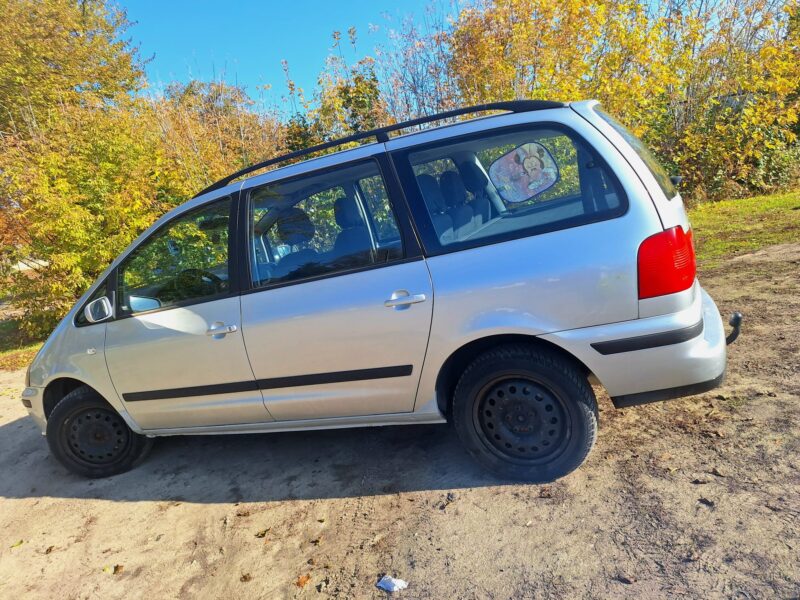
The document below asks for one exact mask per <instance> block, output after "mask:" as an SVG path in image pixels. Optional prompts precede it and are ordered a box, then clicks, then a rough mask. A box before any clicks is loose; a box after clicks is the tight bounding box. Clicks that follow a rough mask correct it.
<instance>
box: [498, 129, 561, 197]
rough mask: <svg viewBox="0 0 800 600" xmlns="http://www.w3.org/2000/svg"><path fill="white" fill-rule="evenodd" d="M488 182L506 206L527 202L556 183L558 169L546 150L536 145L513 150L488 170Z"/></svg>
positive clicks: (534, 143)
mask: <svg viewBox="0 0 800 600" xmlns="http://www.w3.org/2000/svg"><path fill="white" fill-rule="evenodd" d="M489 178H490V179H491V180H492V183H493V184H494V186H495V187H496V188H497V191H498V192H499V193H500V197H501V198H503V200H505V201H506V202H510V203H517V202H525V201H526V200H530V199H531V198H533V197H534V196H536V195H537V194H541V193H542V192H544V191H545V190H548V189H550V188H551V187H553V186H554V185H555V184H556V182H557V181H558V178H559V174H558V166H557V165H556V161H555V160H554V159H553V156H552V155H551V154H550V152H548V150H547V148H545V147H544V146H542V145H541V144H539V143H537V142H529V143H527V144H522V145H521V146H517V147H516V148H514V149H513V150H512V151H511V152H509V153H508V154H504V155H503V156H501V157H500V158H498V159H497V160H496V161H494V162H493V163H492V166H491V167H489Z"/></svg>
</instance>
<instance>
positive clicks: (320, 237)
mask: <svg viewBox="0 0 800 600" xmlns="http://www.w3.org/2000/svg"><path fill="white" fill-rule="evenodd" d="M249 245H250V253H249V254H250V272H251V277H252V281H253V285H255V286H256V287H259V286H264V285H268V284H275V283H284V282H289V281H295V280H300V279H306V278H308V277H316V276H320V275H327V274H332V273H337V272H345V271H350V270H353V269H359V268H363V267H369V266H372V265H378V264H382V263H386V262H388V261H391V260H394V259H396V258H401V257H402V256H403V247H402V242H401V239H400V233H399V229H398V226H397V220H396V218H395V215H394V212H393V211H392V209H391V205H390V203H389V196H388V194H387V192H386V186H385V185H384V182H383V178H382V177H381V174H380V171H379V169H378V165H377V164H376V163H375V162H373V161H368V162H365V163H361V164H357V165H352V166H347V167H342V168H339V169H335V170H329V171H325V172H322V173H319V172H317V173H311V174H309V175H305V176H302V177H297V178H294V179H289V180H284V181H279V182H276V183H271V184H267V185H265V186H263V187H260V188H256V189H255V190H253V191H252V192H251V193H250V239H249Z"/></svg>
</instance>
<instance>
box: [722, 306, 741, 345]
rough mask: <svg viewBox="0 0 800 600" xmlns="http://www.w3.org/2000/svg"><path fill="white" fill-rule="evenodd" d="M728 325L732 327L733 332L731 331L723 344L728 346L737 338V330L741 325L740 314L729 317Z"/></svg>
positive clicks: (736, 313)
mask: <svg viewBox="0 0 800 600" xmlns="http://www.w3.org/2000/svg"><path fill="white" fill-rule="evenodd" d="M728 324H729V325H730V326H731V327H733V330H732V331H731V333H730V335H728V337H726V338H725V344H726V345H728V346H730V345H731V344H732V343H733V342H735V341H736V338H738V337H739V328H740V327H741V325H742V313H740V312H735V313H733V314H732V315H731V318H730V320H729V321H728Z"/></svg>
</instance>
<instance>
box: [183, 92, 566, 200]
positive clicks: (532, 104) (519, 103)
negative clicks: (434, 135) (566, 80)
mask: <svg viewBox="0 0 800 600" xmlns="http://www.w3.org/2000/svg"><path fill="white" fill-rule="evenodd" d="M563 106H566V104H564V103H563V102H552V101H549V100H509V101H506V102H489V103H487V104H478V105H476V106H466V107H464V108H456V109H454V110H446V111H444V112H440V113H436V114H434V115H428V116H425V117H418V118H416V119H411V120H409V121H403V122H402V123H395V124H394V125H387V126H386V127H379V128H378V129H371V130H369V131H362V132H359V133H354V134H353V135H348V136H347V137H343V138H339V139H336V140H331V141H329V142H324V143H322V144H317V145H316V146H311V147H310V148H304V149H303V150H297V151H295V152H290V153H289V154H283V155H282V156H278V157H276V158H271V159H269V160H265V161H263V162H260V163H256V164H254V165H250V166H249V167H245V168H244V169H240V170H238V171H236V172H235V173H232V174H230V175H228V176H227V177H223V178H222V179H220V180H219V181H217V182H215V183H212V184H211V185H210V186H208V187H207V188H205V189H204V190H202V191H201V192H199V193H198V194H196V195H195V198H197V197H198V196H202V195H203V194H206V193H208V192H213V191H214V190H218V189H221V188H224V187H225V186H226V185H228V184H229V183H231V182H232V181H234V180H236V179H239V177H243V176H244V175H247V174H248V173H252V172H253V171H258V170H260V169H263V168H265V167H269V166H271V165H274V164H277V163H282V162H285V161H287V160H291V159H293V158H299V157H301V156H305V155H307V154H313V153H314V152H319V151H320V150H326V149H328V148H334V147H336V146H341V145H342V144H347V143H350V142H355V141H358V140H363V139H366V138H371V137H374V138H376V140H377V141H378V142H388V141H389V133H391V132H393V131H398V130H401V129H408V128H409V127H414V126H416V125H422V124H423V123H432V122H434V121H442V120H444V119H450V118H452V117H457V116H459V115H467V114H471V113H479V112H486V111H490V110H505V111H508V112H513V113H517V112H529V111H533V110H544V109H546V108H560V107H563Z"/></svg>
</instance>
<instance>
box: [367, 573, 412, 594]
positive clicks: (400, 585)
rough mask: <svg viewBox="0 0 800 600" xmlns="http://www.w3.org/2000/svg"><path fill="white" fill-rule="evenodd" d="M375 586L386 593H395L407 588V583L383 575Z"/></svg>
mask: <svg viewBox="0 0 800 600" xmlns="http://www.w3.org/2000/svg"><path fill="white" fill-rule="evenodd" d="M375 586H376V587H379V588H381V589H382V590H386V591H387V592H397V591H399V590H404V589H406V588H407V587H408V583H407V582H405V581H403V580H402V579H395V578H394V577H390V576H389V575H384V576H383V577H381V580H380V581H379V582H378V583H376V584H375Z"/></svg>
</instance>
